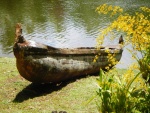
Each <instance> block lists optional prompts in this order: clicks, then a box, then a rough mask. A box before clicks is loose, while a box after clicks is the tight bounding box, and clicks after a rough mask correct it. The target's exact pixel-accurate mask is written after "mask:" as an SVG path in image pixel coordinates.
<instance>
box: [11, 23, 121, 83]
mask: <svg viewBox="0 0 150 113" xmlns="http://www.w3.org/2000/svg"><path fill="white" fill-rule="evenodd" d="M122 42H123V39H122V37H121V38H120V39H119V43H122ZM106 49H107V51H109V54H114V57H115V59H116V61H119V60H120V59H121V56H122V52H123V49H122V47H121V46H120V44H118V45H112V46H111V45H109V46H105V47H101V48H100V49H99V50H97V49H96V48H94V47H80V48H55V47H51V46H48V45H45V44H41V43H37V42H34V41H30V40H26V39H25V38H24V37H23V36H22V28H21V24H17V25H16V38H15V44H14V47H13V52H14V55H15V57H16V66H17V69H18V71H19V73H20V75H21V76H22V77H24V78H25V79H27V80H28V81H31V82H34V83H58V82H62V81H66V80H68V79H72V78H76V77H79V76H82V75H90V74H93V73H97V72H99V70H100V68H102V69H105V67H106V66H108V65H109V64H110V63H111V62H110V61H108V58H107V56H108V52H106ZM95 55H99V57H98V59H97V61H96V62H93V60H94V58H95ZM112 66H113V65H112Z"/></svg>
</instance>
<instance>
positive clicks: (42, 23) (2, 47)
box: [0, 0, 150, 57]
mask: <svg viewBox="0 0 150 113" xmlns="http://www.w3.org/2000/svg"><path fill="white" fill-rule="evenodd" d="M104 3H107V4H112V5H119V6H121V7H123V8H124V9H125V10H126V12H129V13H132V12H134V11H135V10H137V8H138V7H140V6H148V7H149V6H150V3H149V0H126V1H124V0H38V1H37V0H19V1H18V0H0V56H7V57H13V54H12V46H13V43H14V37H15V35H14V26H15V24H16V23H18V22H20V23H22V24H23V34H24V36H25V38H26V39H29V40H34V41H38V42H42V43H45V44H48V45H51V46H54V47H69V48H70V47H81V46H85V47H91V46H95V43H96V41H95V38H96V37H97V36H98V34H99V29H103V28H104V27H105V26H107V25H108V23H109V22H110V21H111V20H110V19H108V18H106V17H102V16H99V15H98V14H97V13H96V12H95V8H96V7H97V6H99V5H100V4H104ZM117 37H119V36H117ZM112 43H113V42H112Z"/></svg>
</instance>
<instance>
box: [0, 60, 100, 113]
mask: <svg viewBox="0 0 150 113" xmlns="http://www.w3.org/2000/svg"><path fill="white" fill-rule="evenodd" d="M96 78H98V76H87V77H84V78H79V79H76V80H71V81H68V82H63V83H61V84H57V85H54V84H41V85H39V84H33V83H31V82H28V81H26V80H25V79H24V78H22V77H21V76H20V75H19V73H18V71H17V69H16V65H15V59H14V58H0V87H1V88H0V112H2V113H37V112H38V113H51V112H52V111H58V112H59V111H66V112H67V113H97V112H98V110H97V106H96V104H95V100H93V101H92V102H90V103H89V104H87V105H85V103H86V102H87V101H88V100H89V99H90V98H91V97H92V96H93V95H95V93H96V90H97V86H96V82H95V81H96Z"/></svg>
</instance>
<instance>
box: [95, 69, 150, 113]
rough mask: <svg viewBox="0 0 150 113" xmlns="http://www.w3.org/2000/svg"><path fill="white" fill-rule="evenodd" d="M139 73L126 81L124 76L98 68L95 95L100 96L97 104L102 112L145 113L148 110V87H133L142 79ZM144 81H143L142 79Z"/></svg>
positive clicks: (149, 91) (149, 92)
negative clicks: (98, 74)
mask: <svg viewBox="0 0 150 113" xmlns="http://www.w3.org/2000/svg"><path fill="white" fill-rule="evenodd" d="M139 75H140V73H137V74H135V76H134V77H133V78H132V79H130V81H128V82H126V81H125V80H124V77H119V76H118V75H116V73H115V74H114V73H113V72H112V71H111V73H110V72H109V73H107V72H105V73H104V72H103V71H102V70H100V76H99V79H97V83H98V91H97V95H98V96H99V97H100V101H98V103H97V105H98V108H99V111H100V112H102V113H110V112H114V113H135V112H142V113H147V112H148V111H150V100H149V99H150V89H148V90H147V89H146V88H145V87H144V86H143V87H142V88H135V87H136V84H138V81H136V79H138V80H139V79H142V78H141V77H140V76H139ZM143 82H144V81H143Z"/></svg>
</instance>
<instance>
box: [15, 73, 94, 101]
mask: <svg viewBox="0 0 150 113" xmlns="http://www.w3.org/2000/svg"><path fill="white" fill-rule="evenodd" d="M93 76H96V75H95V74H94V75H93ZM85 77H87V75H83V76H80V77H77V78H72V79H71V80H68V81H64V82H62V83H60V84H52V83H47V84H35V83H31V84H29V85H28V86H27V87H25V88H24V89H23V90H22V91H20V92H19V93H18V94H17V95H16V97H15V99H14V100H13V102H18V103H21V102H23V101H25V100H28V99H32V98H35V97H39V96H44V95H47V94H50V93H52V92H54V91H58V90H61V89H62V88H63V87H65V86H67V85H68V84H69V83H73V82H75V81H76V80H79V79H82V78H85Z"/></svg>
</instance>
